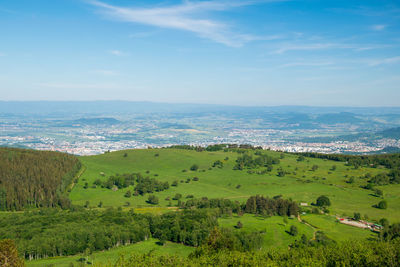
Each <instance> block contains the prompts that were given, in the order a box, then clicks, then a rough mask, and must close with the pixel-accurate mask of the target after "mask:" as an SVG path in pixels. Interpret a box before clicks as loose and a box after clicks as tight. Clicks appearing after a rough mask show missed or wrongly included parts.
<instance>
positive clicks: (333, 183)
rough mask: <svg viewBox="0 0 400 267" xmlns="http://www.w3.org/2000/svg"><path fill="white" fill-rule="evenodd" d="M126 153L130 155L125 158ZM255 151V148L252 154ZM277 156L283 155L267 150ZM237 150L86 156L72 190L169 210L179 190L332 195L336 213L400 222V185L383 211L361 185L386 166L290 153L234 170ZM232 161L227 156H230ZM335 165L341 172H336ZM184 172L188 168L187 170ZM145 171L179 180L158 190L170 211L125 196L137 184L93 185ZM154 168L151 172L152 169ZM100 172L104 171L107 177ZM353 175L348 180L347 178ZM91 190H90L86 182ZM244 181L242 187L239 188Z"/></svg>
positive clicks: (301, 197) (304, 197) (217, 194)
mask: <svg viewBox="0 0 400 267" xmlns="http://www.w3.org/2000/svg"><path fill="white" fill-rule="evenodd" d="M124 153H127V154H128V156H127V157H124V156H123V155H124ZM251 153H254V152H251ZM263 153H267V154H268V155H271V156H274V157H276V158H279V157H280V153H278V152H272V151H263ZM156 154H158V155H159V156H156ZM238 155H239V154H238V153H235V152H207V151H203V152H196V151H191V150H178V149H144V150H126V151H118V152H112V153H106V154H102V155H97V156H87V157H81V158H80V160H81V161H82V163H83V165H84V166H85V167H86V170H85V172H84V173H83V174H82V176H81V177H80V179H79V182H78V183H77V184H76V185H75V186H74V188H73V189H72V192H71V193H70V198H71V200H72V202H73V204H78V205H84V204H85V202H86V201H89V206H91V207H93V208H95V207H97V205H98V203H99V202H100V201H102V202H103V207H107V206H113V207H124V206H126V202H130V203H129V204H130V206H129V207H125V208H132V207H133V208H137V209H138V210H137V211H140V210H159V211H162V210H168V209H167V208H166V207H167V206H168V205H169V201H167V200H165V198H167V197H171V199H172V197H173V196H174V195H175V194H176V193H180V194H182V195H183V198H182V201H185V197H186V196H187V195H194V197H195V198H200V197H203V196H206V197H208V198H229V199H232V200H239V201H245V200H246V199H247V198H248V197H249V196H251V195H256V194H260V195H265V196H270V197H272V196H275V195H280V194H281V195H283V197H284V198H292V199H293V200H295V201H298V202H306V203H308V204H310V203H312V202H313V201H315V199H316V198H317V197H318V196H320V195H327V196H328V197H329V198H330V199H331V202H332V206H331V207H330V208H329V209H330V212H331V214H338V215H352V214H353V213H354V212H360V213H361V214H362V215H368V217H369V218H371V219H376V220H379V219H380V218H383V217H385V218H388V219H389V220H390V221H391V222H396V221H400V185H388V186H381V187H380V188H381V189H382V190H383V191H384V194H385V199H386V200H387V201H388V209H387V210H380V209H376V208H374V207H373V205H374V204H376V203H378V202H379V201H380V200H381V199H380V198H377V197H375V196H373V195H372V191H370V190H365V189H362V188H360V186H361V185H365V184H366V183H367V179H360V178H359V177H361V176H363V175H365V174H367V173H370V174H371V175H376V174H377V173H380V172H387V170H386V169H383V168H358V169H354V167H352V166H346V165H345V163H343V162H335V161H328V160H323V159H313V158H306V160H305V161H301V162H298V161H297V158H298V156H296V155H293V154H288V153H285V154H284V155H285V157H284V158H283V159H281V160H280V166H279V165H274V169H273V171H272V172H270V173H267V174H263V175H260V174H249V173H247V171H246V170H242V171H239V170H233V166H234V165H235V160H236V158H237V157H238ZM227 157H228V158H229V159H228V160H225V159H226V158H227ZM216 160H221V161H223V162H224V166H223V168H211V169H210V167H211V166H212V164H213V162H214V161H216ZM192 164H198V165H199V167H200V168H199V170H198V171H190V167H191V166H192ZM313 165H318V166H319V168H318V169H317V170H316V171H312V170H311V168H312V166H313ZM333 165H335V166H336V170H335V171H331V170H330V169H331V167H332V166H333ZM278 167H282V168H283V169H284V170H285V171H287V172H289V173H290V174H287V175H286V176H284V177H278V176H277V169H278ZM183 170H186V171H185V172H183ZM133 172H140V173H142V174H143V175H145V176H150V177H153V178H156V179H157V180H160V181H168V182H169V183H170V184H171V183H172V182H173V181H175V180H178V181H183V183H181V182H179V184H178V186H177V187H172V186H171V187H170V188H169V189H168V190H165V191H162V192H157V193H155V195H156V196H157V197H158V198H159V200H160V203H159V204H158V206H160V207H164V209H160V208H157V209H146V207H150V206H152V205H150V204H147V203H146V200H147V198H148V196H147V195H144V196H132V197H130V198H126V197H124V194H125V192H126V191H127V190H131V191H132V192H133V191H134V190H133V187H131V188H125V189H121V190H118V191H112V190H110V189H106V188H100V187H97V188H91V186H92V184H93V182H94V181H95V180H96V179H102V180H106V179H107V177H108V176H110V175H114V174H117V173H120V174H122V173H133ZM146 172H148V173H146ZM100 173H104V174H105V175H104V176H101V175H100ZM346 175H347V178H346V177H345V176H346ZM195 176H196V177H198V178H199V181H190V183H186V182H185V181H186V179H187V178H193V177H195ZM352 176H353V177H354V179H355V182H354V183H353V184H349V183H346V180H348V178H349V177H352ZM86 182H87V183H88V184H89V188H87V189H84V184H85V183H86ZM237 185H240V188H237ZM171 205H172V206H176V205H177V201H172V202H171Z"/></svg>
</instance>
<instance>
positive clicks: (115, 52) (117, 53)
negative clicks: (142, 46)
mask: <svg viewBox="0 0 400 267" xmlns="http://www.w3.org/2000/svg"><path fill="white" fill-rule="evenodd" d="M108 52H109V53H110V54H111V55H114V56H118V57H119V56H123V55H125V53H124V52H122V51H121V50H110V51H108Z"/></svg>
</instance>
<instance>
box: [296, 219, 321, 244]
mask: <svg viewBox="0 0 400 267" xmlns="http://www.w3.org/2000/svg"><path fill="white" fill-rule="evenodd" d="M297 220H298V221H299V222H300V223H303V224H305V225H307V226H308V227H311V228H312V229H313V230H314V232H313V237H312V240H315V234H316V233H317V228H315V227H314V226H312V225H311V224H309V223H308V222H305V221H303V220H302V219H301V217H300V214H299V215H297Z"/></svg>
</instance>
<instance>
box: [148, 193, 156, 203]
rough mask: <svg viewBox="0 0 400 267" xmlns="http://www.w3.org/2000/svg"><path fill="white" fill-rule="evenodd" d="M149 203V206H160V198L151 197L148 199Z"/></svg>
mask: <svg viewBox="0 0 400 267" xmlns="http://www.w3.org/2000/svg"><path fill="white" fill-rule="evenodd" d="M147 203H149V204H153V205H155V204H158V197H156V196H155V195H150V196H149V197H148V199H147Z"/></svg>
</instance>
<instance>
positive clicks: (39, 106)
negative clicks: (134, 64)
mask: <svg viewBox="0 0 400 267" xmlns="http://www.w3.org/2000/svg"><path fill="white" fill-rule="evenodd" d="M159 112H175V113H198V112H227V113H238V112H239V113H242V114H243V113H246V112H250V113H258V114H263V113H266V114H270V113H276V114H289V113H300V114H301V113H303V114H329V113H334V114H336V115H328V116H325V117H322V118H320V119H321V120H335V119H337V118H338V116H339V117H340V120H341V121H343V120H345V121H349V120H350V121H351V120H353V118H351V117H352V115H351V114H350V113H353V114H357V115H367V114H373V115H379V114H395V115H400V107H311V106H234V105H231V106H230V105H211V104H190V103H155V102H131V101H0V114H19V115H21V114H24V115H38V114H45V115H49V114H53V115H62V114H105V113H107V114H126V113H159ZM338 113H340V114H339V115H338Z"/></svg>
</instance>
